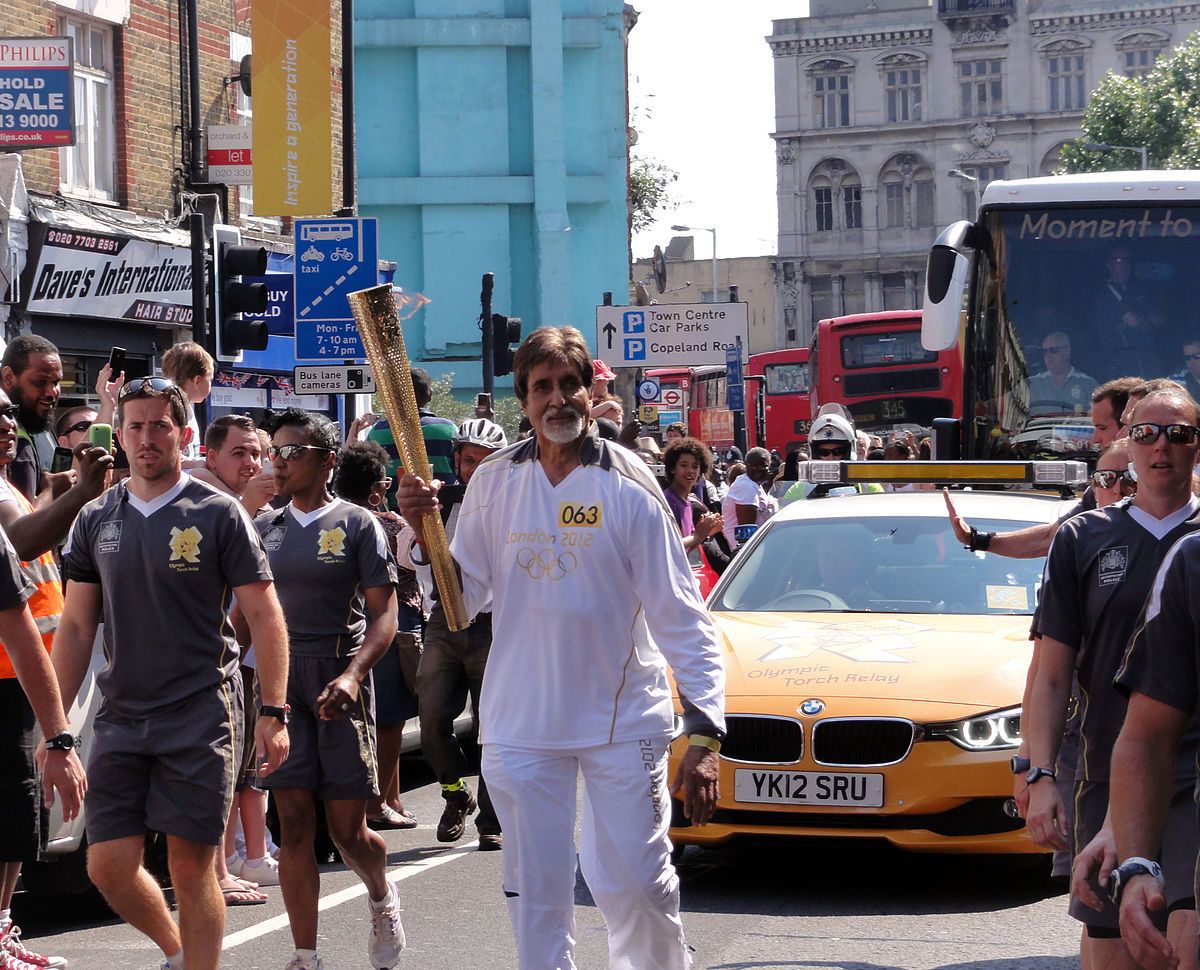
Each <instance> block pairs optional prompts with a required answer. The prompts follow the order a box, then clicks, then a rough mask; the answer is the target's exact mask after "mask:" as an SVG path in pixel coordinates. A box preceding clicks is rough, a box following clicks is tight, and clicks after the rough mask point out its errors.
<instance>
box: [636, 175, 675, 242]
mask: <svg viewBox="0 0 1200 970" xmlns="http://www.w3.org/2000/svg"><path fill="white" fill-rule="evenodd" d="M678 178H679V173H678V172H676V171H675V170H674V169H672V168H670V167H668V166H667V165H664V164H663V163H662V162H660V161H657V160H656V159H653V158H638V157H637V156H633V157H631V158H630V160H629V215H630V219H631V221H632V226H633V231H634V232H640V231H641V230H642V229H647V228H649V227H650V226H651V225H653V224H654V222H655V220H656V219H657V218H658V215H657V213H658V212H659V211H660V210H662V211H667V210H669V209H674V208H675V206H676V203H675V202H674V201H672V199H671V193H670V187H671V184H672V183H673V182H675V181H677V180H678Z"/></svg>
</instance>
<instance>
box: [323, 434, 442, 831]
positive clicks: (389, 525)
mask: <svg viewBox="0 0 1200 970" xmlns="http://www.w3.org/2000/svg"><path fill="white" fill-rule="evenodd" d="M391 484H392V483H391V481H390V480H389V479H388V477H387V453H386V452H385V451H384V450H383V449H382V448H381V447H379V445H378V444H376V443H375V442H374V441H351V442H348V443H347V444H346V445H345V446H344V447H343V448H342V451H341V454H339V455H338V462H337V468H336V469H335V470H334V473H333V491H334V494H335V495H337V496H338V497H339V498H343V499H345V500H346V501H347V502H353V503H354V504H355V505H359V506H362V507H363V508H364V509H367V510H369V511H371V512H372V513H373V514H374V515H375V517H376V519H377V521H378V522H379V526H380V528H382V529H383V534H384V536H385V537H386V538H387V544H388V552H389V553H391V555H392V558H393V559H397V560H398V558H399V543H400V541H401V538H402V536H405V535H407V536H411V532H410V531H408V524H407V523H406V522H405V521H404V519H402V518H401V517H400V516H399V515H397V514H396V513H395V512H392V511H391V510H390V509H387V508H386V501H387V492H388V489H389V488H390V487H391ZM381 509H382V511H381ZM407 545H408V543H407V541H406V542H405V548H406V549H407ZM396 572H397V577H396V578H397V582H396V599H397V606H396V636H395V638H394V639H393V640H392V642H391V644H390V645H389V646H388V648H387V650H386V651H385V652H384V654H383V656H382V657H380V658H379V660H378V661H377V662H376V664H375V666H374V667H372V668H371V681H372V684H373V686H374V688H375V738H376V744H375V755H376V759H375V763H376V766H377V769H378V773H379V794H378V795H377V796H375V797H374V798H370V799H368V800H367V826H368V827H369V828H372V829H376V830H388V829H411V828H416V826H417V820H416V818H415V817H414V816H413V815H412V814H411V813H409V812H407V811H405V809H404V802H403V801H402V800H401V797H400V749H401V747H402V746H403V742H404V723H405V722H406V721H407V720H408V719H409V718H412V717H416V715H417V694H416V687H417V667H418V665H419V664H420V661H421V624H422V622H423V621H424V618H425V617H424V613H423V612H422V610H421V587H420V586H419V585H418V583H417V574H416V573H415V572H413V571H412V570H411V569H404V568H398V569H397V571H396Z"/></svg>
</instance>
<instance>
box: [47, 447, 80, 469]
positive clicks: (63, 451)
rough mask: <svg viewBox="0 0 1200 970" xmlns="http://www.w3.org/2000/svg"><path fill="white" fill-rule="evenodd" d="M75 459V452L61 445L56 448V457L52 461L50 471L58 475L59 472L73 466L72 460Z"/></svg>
mask: <svg viewBox="0 0 1200 970" xmlns="http://www.w3.org/2000/svg"><path fill="white" fill-rule="evenodd" d="M74 460H75V452H73V451H72V450H71V449H70V448H64V447H63V446H62V445H59V446H58V447H57V448H55V449H54V458H53V460H52V461H51V462H50V473H51V474H52V475H57V474H58V473H59V472H65V471H66V470H67V469H68V468H70V467H71V462H73V461H74Z"/></svg>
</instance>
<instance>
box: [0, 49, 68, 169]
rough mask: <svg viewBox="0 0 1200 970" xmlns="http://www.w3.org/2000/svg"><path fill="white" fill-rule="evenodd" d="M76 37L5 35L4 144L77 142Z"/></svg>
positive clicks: (0, 74) (0, 106) (0, 86)
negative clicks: (75, 93) (73, 42)
mask: <svg viewBox="0 0 1200 970" xmlns="http://www.w3.org/2000/svg"><path fill="white" fill-rule="evenodd" d="M73 65H74V57H73V56H72V47H71V38H69V37H0V149H22V148H61V147H63V146H64V145H73V144H75V127H74V124H73V118H74V102H73V99H72V97H71V92H72V90H73V81H72V70H73Z"/></svg>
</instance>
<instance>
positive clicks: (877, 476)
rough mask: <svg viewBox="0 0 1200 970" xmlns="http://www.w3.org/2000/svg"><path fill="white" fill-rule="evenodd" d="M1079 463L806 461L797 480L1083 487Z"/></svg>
mask: <svg viewBox="0 0 1200 970" xmlns="http://www.w3.org/2000/svg"><path fill="white" fill-rule="evenodd" d="M1087 474H1088V473H1087V465H1086V464H1085V463H1084V462H1081V461H809V462H801V463H800V473H799V477H800V479H801V480H802V481H807V482H812V483H813V484H822V483H841V484H845V485H855V484H858V483H860V482H879V483H887V484H890V485H898V484H910V483H917V482H975V483H986V484H994V485H1013V484H1021V483H1027V484H1031V485H1066V486H1074V485H1083V484H1084V483H1085V482H1086V481H1087Z"/></svg>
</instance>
